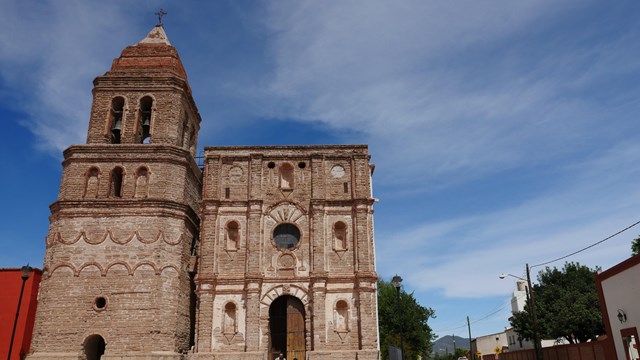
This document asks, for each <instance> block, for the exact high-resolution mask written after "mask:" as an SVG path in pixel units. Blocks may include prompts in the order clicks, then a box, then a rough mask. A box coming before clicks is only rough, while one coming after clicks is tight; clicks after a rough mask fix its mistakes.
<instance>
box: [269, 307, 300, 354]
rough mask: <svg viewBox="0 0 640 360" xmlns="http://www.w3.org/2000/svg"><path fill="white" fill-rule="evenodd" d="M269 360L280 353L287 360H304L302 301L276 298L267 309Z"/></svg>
mask: <svg viewBox="0 0 640 360" xmlns="http://www.w3.org/2000/svg"><path fill="white" fill-rule="evenodd" d="M269 349H270V351H269V359H270V360H273V359H275V358H276V357H278V354H279V353H282V354H283V355H284V356H285V358H287V359H291V360H293V359H298V360H303V359H305V350H306V349H305V311H304V305H303V304H302V301H300V300H299V299H298V298H296V297H294V296H290V295H284V296H280V297H278V298H277V299H276V300H274V301H273V302H272V303H271V306H270V307H269Z"/></svg>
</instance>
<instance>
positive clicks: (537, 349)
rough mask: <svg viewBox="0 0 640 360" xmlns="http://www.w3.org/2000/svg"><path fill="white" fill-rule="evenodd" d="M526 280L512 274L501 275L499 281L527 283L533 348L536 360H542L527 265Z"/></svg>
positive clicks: (534, 304)
mask: <svg viewBox="0 0 640 360" xmlns="http://www.w3.org/2000/svg"><path fill="white" fill-rule="evenodd" d="M526 270H527V278H526V279H523V278H521V277H520V276H515V275H513V274H501V275H500V279H504V278H506V277H507V276H511V277H514V278H516V279H520V280H524V281H526V282H527V289H526V290H527V303H529V301H531V302H530V304H531V320H532V322H533V347H534V348H535V352H536V360H542V347H541V346H540V336H539V335H538V334H539V333H538V316H536V300H535V296H534V295H533V288H532V287H531V273H530V271H529V264H526Z"/></svg>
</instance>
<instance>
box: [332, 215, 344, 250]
mask: <svg viewBox="0 0 640 360" xmlns="http://www.w3.org/2000/svg"><path fill="white" fill-rule="evenodd" d="M333 248H334V249H335V250H347V224H345V223H344V222H342V221H337V222H336V223H335V224H333Z"/></svg>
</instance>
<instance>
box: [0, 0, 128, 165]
mask: <svg viewBox="0 0 640 360" xmlns="http://www.w3.org/2000/svg"><path fill="white" fill-rule="evenodd" d="M120 10H121V8H119V7H118V6H113V4H111V5H106V4H99V3H91V2H83V1H64V2H49V3H47V2H39V3H30V2H24V1H4V2H2V4H0V14H2V15H1V16H2V17H3V21H2V22H1V23H0V49H2V51H1V52H0V69H2V70H0V75H1V76H2V79H3V80H4V84H3V87H4V88H5V89H4V91H5V92H7V93H9V94H10V96H11V98H12V100H13V102H12V103H9V102H5V106H13V107H14V108H15V109H14V110H17V111H21V112H24V113H26V114H27V118H26V119H24V120H23V125H24V126H26V127H28V128H29V129H31V131H33V133H34V134H36V136H37V137H38V140H39V142H38V144H37V147H38V148H40V149H41V150H44V151H49V150H53V152H52V154H54V156H58V155H59V154H60V150H62V149H64V148H66V147H67V146H69V144H73V143H78V142H84V139H86V129H87V125H88V119H89V108H90V105H91V81H92V80H93V78H94V77H95V76H97V75H101V73H96V69H101V70H100V71H102V73H104V72H105V71H106V70H108V68H109V64H110V62H111V59H113V58H114V57H115V56H117V54H119V51H121V50H122V48H124V46H125V45H126V44H117V43H114V39H117V38H118V35H119V34H122V33H123V32H129V30H128V29H129V26H128V25H127V21H126V13H123V12H121V11H120Z"/></svg>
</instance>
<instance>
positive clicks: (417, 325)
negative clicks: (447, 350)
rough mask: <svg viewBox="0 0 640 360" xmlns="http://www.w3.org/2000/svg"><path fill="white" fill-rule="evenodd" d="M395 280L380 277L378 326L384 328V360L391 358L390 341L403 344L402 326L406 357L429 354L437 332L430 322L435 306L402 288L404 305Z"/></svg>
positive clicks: (381, 342)
mask: <svg viewBox="0 0 640 360" xmlns="http://www.w3.org/2000/svg"><path fill="white" fill-rule="evenodd" d="M396 291H397V290H396V288H395V287H394V286H393V284H392V283H391V282H386V281H384V280H378V327H379V330H380V352H381V355H382V359H383V360H387V359H388V358H389V353H388V352H387V348H388V346H389V345H395V346H397V347H400V326H402V330H403V345H404V350H405V359H406V360H414V359H417V358H418V356H421V357H422V358H427V355H428V354H430V353H431V342H432V341H433V340H434V337H435V336H434V334H433V332H432V330H431V328H430V327H429V325H428V324H427V321H428V320H429V318H432V317H434V313H433V310H432V309H430V308H427V307H424V306H421V305H420V304H418V302H417V301H416V299H415V298H414V297H413V294H407V293H406V292H405V291H404V290H402V289H401V290H400V306H397V302H396V301H397V292H396Z"/></svg>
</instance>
